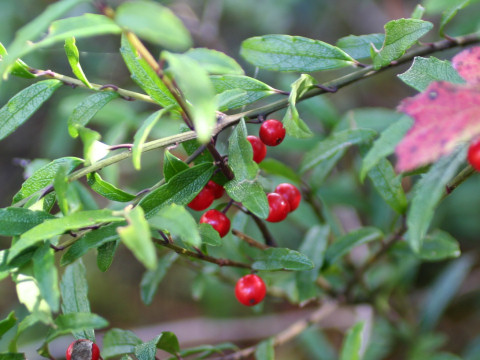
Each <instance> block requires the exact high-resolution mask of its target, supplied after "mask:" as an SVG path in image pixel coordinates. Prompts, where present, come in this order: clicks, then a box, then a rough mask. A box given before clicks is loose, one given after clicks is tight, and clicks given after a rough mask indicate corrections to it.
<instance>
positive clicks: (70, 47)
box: [64, 36, 92, 89]
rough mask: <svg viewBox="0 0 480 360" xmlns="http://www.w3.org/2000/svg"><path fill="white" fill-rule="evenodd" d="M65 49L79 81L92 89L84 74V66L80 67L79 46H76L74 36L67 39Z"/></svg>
mask: <svg viewBox="0 0 480 360" xmlns="http://www.w3.org/2000/svg"><path fill="white" fill-rule="evenodd" d="M64 48H65V54H66V55H67V59H68V62H69V63H70V67H71V68H72V72H73V74H74V75H75V76H76V77H77V79H78V80H80V81H81V82H83V83H84V84H85V85H86V86H87V87H88V88H89V89H91V88H92V85H91V84H90V82H89V81H88V79H87V77H86V76H85V74H84V73H83V70H82V66H81V65H80V53H79V52H78V49H77V46H76V45H75V38H74V37H73V36H72V37H71V38H67V39H65V45H64Z"/></svg>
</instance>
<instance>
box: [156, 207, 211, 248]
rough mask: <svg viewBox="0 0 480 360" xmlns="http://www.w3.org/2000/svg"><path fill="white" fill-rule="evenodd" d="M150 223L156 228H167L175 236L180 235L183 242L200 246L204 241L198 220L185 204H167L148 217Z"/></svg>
mask: <svg viewBox="0 0 480 360" xmlns="http://www.w3.org/2000/svg"><path fill="white" fill-rule="evenodd" d="M148 223H149V224H150V226H152V227H153V228H155V229H159V230H167V231H168V232H169V233H171V234H172V235H173V236H178V237H180V238H181V239H182V241H183V242H185V243H187V244H190V245H192V246H195V247H199V246H200V245H201V243H202V239H201V238H200V233H199V232H198V228H197V222H196V221H195V219H194V218H193V216H192V215H191V214H190V213H189V212H188V211H187V210H186V209H185V208H184V207H183V206H179V205H177V204H170V205H167V206H165V207H163V208H162V209H161V210H160V211H159V212H158V213H157V214H156V215H155V216H153V217H151V218H150V219H148Z"/></svg>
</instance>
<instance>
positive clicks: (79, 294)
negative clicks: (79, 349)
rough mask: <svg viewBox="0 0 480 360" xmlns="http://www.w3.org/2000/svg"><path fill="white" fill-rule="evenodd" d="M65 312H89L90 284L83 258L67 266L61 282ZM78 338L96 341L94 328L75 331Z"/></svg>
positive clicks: (63, 309) (63, 310)
mask: <svg viewBox="0 0 480 360" xmlns="http://www.w3.org/2000/svg"><path fill="white" fill-rule="evenodd" d="M60 293H61V295H62V312H63V314H72V313H73V314H77V313H89V312H90V302H89V301H88V284H87V279H86V277H85V266H84V265H83V262H82V261H81V260H79V261H77V262H76V263H73V264H72V265H69V266H67V268H66V269H65V272H64V273H63V276H62V281H61V282H60ZM73 336H74V337H75V338H76V339H89V340H91V341H95V333H94V331H93V329H91V328H90V329H89V328H85V329H79V330H78V331H75V332H74V333H73Z"/></svg>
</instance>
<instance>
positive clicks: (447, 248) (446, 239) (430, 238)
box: [418, 230, 461, 261]
mask: <svg viewBox="0 0 480 360" xmlns="http://www.w3.org/2000/svg"><path fill="white" fill-rule="evenodd" d="M460 254H461V252H460V245H459V244H458V241H457V240H455V238H454V237H453V236H451V235H450V234H449V233H447V232H445V231H441V230H436V231H434V232H433V233H432V234H430V235H427V237H425V240H424V241H423V245H422V249H421V250H420V252H419V253H418V256H419V257H420V258H421V259H422V260H426V261H441V260H445V259H449V258H456V257H459V256H460Z"/></svg>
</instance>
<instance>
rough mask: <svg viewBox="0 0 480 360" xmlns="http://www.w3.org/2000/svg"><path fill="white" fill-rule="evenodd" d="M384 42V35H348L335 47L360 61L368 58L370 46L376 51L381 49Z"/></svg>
mask: <svg viewBox="0 0 480 360" xmlns="http://www.w3.org/2000/svg"><path fill="white" fill-rule="evenodd" d="M384 40H385V35H384V34H368V35H360V36H355V35H349V36H345V37H343V38H341V39H339V40H338V41H337V44H336V45H337V47H339V48H340V49H342V50H343V51H345V52H346V53H347V54H349V55H350V56H351V57H353V58H354V59H357V60H360V59H368V58H369V57H370V47H371V44H373V46H375V48H377V49H378V48H381V47H382V45H383V42H384Z"/></svg>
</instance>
